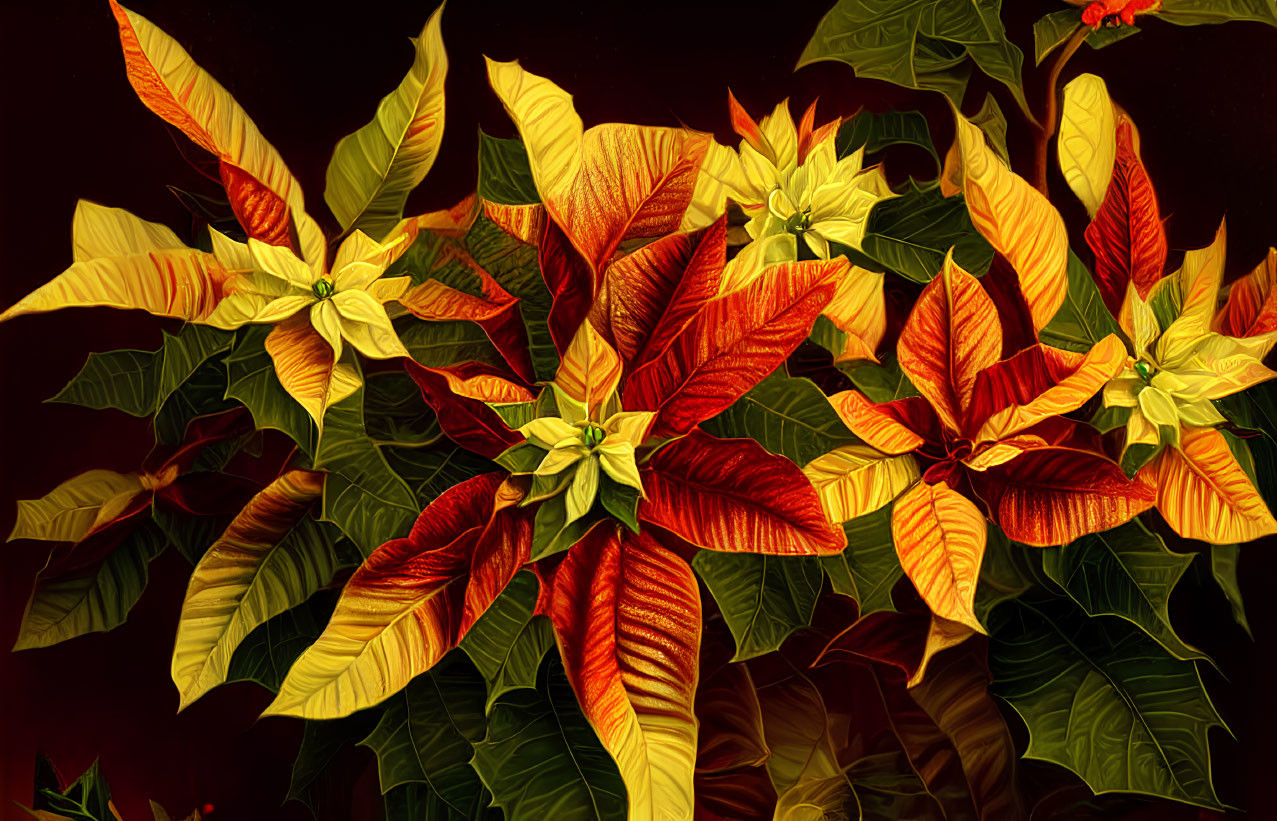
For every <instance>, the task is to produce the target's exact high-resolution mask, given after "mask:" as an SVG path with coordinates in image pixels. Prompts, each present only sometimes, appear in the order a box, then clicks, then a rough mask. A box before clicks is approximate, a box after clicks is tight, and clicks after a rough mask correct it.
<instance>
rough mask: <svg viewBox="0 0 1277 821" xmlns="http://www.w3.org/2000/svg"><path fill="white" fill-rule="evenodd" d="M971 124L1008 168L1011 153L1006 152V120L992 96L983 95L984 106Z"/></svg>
mask: <svg viewBox="0 0 1277 821" xmlns="http://www.w3.org/2000/svg"><path fill="white" fill-rule="evenodd" d="M971 122H973V123H975V124H976V125H977V126H978V127H979V128H980V130H981V131H983V132H984V139H985V141H986V142H987V143H988V144H989V146H990V147H991V148H993V153H995V154H997V155H998V156H999V157H1001V158H1002V161H1003V162H1004V163H1006V164H1007V166H1008V167H1009V166H1010V165H1011V153H1010V152H1009V151H1007V118H1006V115H1005V114H1003V113H1002V107H1001V106H999V105H998V101H997V100H996V99H995V98H994V96H993V95H992V94H986V95H985V98H984V105H982V106H980V110H979V111H977V112H976V113H975V116H973V117H972V118H971Z"/></svg>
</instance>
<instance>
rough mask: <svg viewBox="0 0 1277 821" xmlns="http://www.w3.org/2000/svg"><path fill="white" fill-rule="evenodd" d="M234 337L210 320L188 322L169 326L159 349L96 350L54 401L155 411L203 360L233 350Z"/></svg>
mask: <svg viewBox="0 0 1277 821" xmlns="http://www.w3.org/2000/svg"><path fill="white" fill-rule="evenodd" d="M231 339H232V334H230V333H228V332H226V331H219V330H217V329H216V328H210V327H208V326H207V325H185V326H183V328H182V330H181V331H179V332H178V333H177V334H176V335H173V334H170V333H168V332H167V331H165V332H164V342H163V344H162V345H161V346H160V349H159V350H158V351H110V352H108V353H91V354H89V359H88V361H87V362H85V363H84V367H83V368H81V369H80V372H79V373H78V374H76V376H75V378H74V379H72V380H71V381H70V382H68V383H67V385H66V387H64V388H63V389H62V390H61V391H59V392H58V395H57V396H55V397H53V398H52V399H50V400H49V401H50V402H63V403H66V404H70V405H80V406H82V407H86V408H94V409H96V410H101V409H103V408H117V409H119V410H122V411H124V412H125V413H127V414H130V415H132V416H150V415H151V414H153V413H155V412H157V411H158V410H159V409H160V408H161V407H163V406H164V402H165V400H167V399H168V398H169V397H170V396H171V395H172V394H173V392H174V391H176V390H177V389H178V388H179V387H180V386H181V385H182V384H183V383H184V382H186V380H187V379H189V378H190V377H191V375H192V374H194V373H195V371H196V369H197V368H199V367H200V365H202V364H204V362H205V361H207V360H208V359H209V358H210V357H212V356H214V355H216V354H218V353H221V352H222V351H225V350H228V349H229V348H230V346H231ZM224 387H225V385H224V384H223V388H224Z"/></svg>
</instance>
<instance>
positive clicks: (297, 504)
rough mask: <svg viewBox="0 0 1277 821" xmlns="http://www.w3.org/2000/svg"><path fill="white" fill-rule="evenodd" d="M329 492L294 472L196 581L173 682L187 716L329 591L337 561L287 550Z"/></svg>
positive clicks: (180, 629) (242, 518) (243, 517)
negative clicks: (289, 615)
mask: <svg viewBox="0 0 1277 821" xmlns="http://www.w3.org/2000/svg"><path fill="white" fill-rule="evenodd" d="M323 490H324V474H323V473H320V472H317V471H311V470H291V471H289V472H288V473H285V474H284V475H282V476H280V477H279V478H278V479H276V480H275V481H273V482H271V483H270V484H269V485H267V486H266V487H265V488H264V489H263V490H262V491H261V492H260V493H258V494H257V495H256V496H254V497H253V499H252V500H251V501H249V503H248V504H247V505H246V506H245V507H244V509H243V510H242V511H240V513H239V514H238V515H237V516H236V517H235V519H234V520H233V521H232V522H231V523H230V525H229V526H228V527H227V528H226V531H225V532H224V533H223V534H222V535H221V536H220V537H219V538H218V540H217V541H216V542H214V543H213V545H212V546H211V547H210V548H209V549H208V551H207V552H206V553H205V554H204V555H203V557H202V558H201V559H200V560H199V562H198V563H197V564H196V565H195V570H194V571H193V572H192V574H191V580H190V583H189V584H188V586H187V589H186V599H185V600H184V601H183V602H182V614H181V616H180V617H179V618H178V623H177V639H176V641H175V643H174V647H173V663H172V676H173V683H174V684H176V685H177V689H178V692H179V693H180V694H181V703H180V704H179V706H178V709H179V710H181V709H184V708H186V707H187V706H188V705H190V704H191V702H193V701H195V700H196V699H198V698H199V697H200V696H202V695H203V694H204V693H206V692H208V691H209V690H210V689H212V688H213V687H216V686H217V685H219V684H221V683H222V682H224V681H225V680H226V672H227V670H228V669H229V667H230V663H231V656H232V654H234V652H235V648H236V647H238V646H239V644H240V642H242V641H243V640H244V639H245V638H246V637H247V636H248V634H249V633H251V632H252V631H253V629H254V628H256V627H257V626H258V625H260V624H262V623H263V622H265V621H266V620H267V619H270V618H271V617H273V616H276V615H278V614H280V613H282V612H284V611H285V610H287V609H288V608H289V607H290V606H291V605H293V604H297V603H299V602H301V601H304V600H305V599H306V598H308V597H309V596H310V594H311V593H313V592H315V590H317V589H318V588H319V587H321V586H322V585H325V584H328V582H329V581H331V579H332V575H333V573H334V572H335V571H336V569H337V567H336V564H335V562H332V561H330V560H331V559H333V558H335V557H334V556H333V555H332V554H331V553H328V552H327V551H323V550H308V551H306V554H305V555H304V556H302V555H298V554H297V551H296V549H295V548H290V547H288V546H286V545H283V544H281V540H283V538H284V536H285V535H286V534H287V533H288V532H289V531H290V530H292V529H293V527H294V526H296V524H297V522H298V521H299V520H300V519H301V518H302V516H304V515H305V514H306V511H307V509H309V508H310V506H311V505H312V504H313V503H314V502H315V501H316V500H318V499H319V498H320V496H321V495H322V493H323Z"/></svg>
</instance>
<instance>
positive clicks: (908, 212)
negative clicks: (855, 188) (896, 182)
mask: <svg viewBox="0 0 1277 821" xmlns="http://www.w3.org/2000/svg"><path fill="white" fill-rule="evenodd" d="M950 248H952V249H953V258H954V260H955V261H956V262H957V263H958V264H959V265H960V266H962V268H963V270H965V271H968V272H969V273H971V274H972V275H974V276H982V275H983V274H984V272H985V271H987V270H989V265H990V264H991V263H992V262H993V248H992V246H990V245H989V243H988V242H987V241H985V239H984V237H982V236H980V232H979V231H977V230H976V228H975V225H973V224H972V222H971V216H970V214H969V212H968V211H967V206H966V202H965V200H964V199H963V198H962V197H961V196H953V197H946V196H944V195H943V194H941V193H940V189H939V188H938V187H936V186H930V187H926V188H922V187H919V186H918V185H917V183H914V182H912V181H911V182H910V183H909V185H908V187H907V188H906V189H905V191H904V192H903V194H902V195H901V196H898V197H892V198H890V199H885V200H883V201H881V202H879V203H878V204H877V205H875V206H874V208H873V210H872V211H871V212H870V213H869V225H868V227H867V228H866V229H865V237H864V239H863V240H862V241H861V246H860V250H861V253H863V254H864V255H865V256H867V257H869V258H870V259H872V260H873V261H875V262H877V263H878V264H880V265H882V266H884V267H885V268H887V269H888V270H890V271H893V272H894V273H896V274H899V275H900V276H902V277H905V278H906V279H911V280H913V281H914V282H920V283H927V282H930V281H931V279H932V278H933V277H934V276H935V275H936V274H937V273H939V271H940V268H941V267H942V266H943V265H944V258H945V255H946V254H947V253H948V252H949V249H950Z"/></svg>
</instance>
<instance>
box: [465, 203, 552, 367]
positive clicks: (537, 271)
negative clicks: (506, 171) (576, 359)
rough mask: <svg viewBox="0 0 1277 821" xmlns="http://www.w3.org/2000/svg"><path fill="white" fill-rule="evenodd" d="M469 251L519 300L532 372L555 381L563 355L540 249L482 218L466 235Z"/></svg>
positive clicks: (476, 221)
mask: <svg viewBox="0 0 1277 821" xmlns="http://www.w3.org/2000/svg"><path fill="white" fill-rule="evenodd" d="M466 248H467V250H469V252H470V256H471V257H473V258H474V260H475V262H477V263H479V264H480V265H482V266H483V269H484V270H485V271H487V272H488V274H489V275H490V276H491V277H492V278H493V279H494V280H496V282H497V284H498V285H500V286H501V287H502V288H504V289H506V291H508V292H509V293H510V294H511V296H515V297H518V299H519V314H520V315H521V316H522V318H523V327H524V329H525V330H526V331H527V334H528V354H529V355H530V356H531V358H532V370H533V371H534V372H535V374H536V378H537V379H538V380H542V381H548V380H551V379H553V378H554V373H555V371H557V370H558V368H559V353H558V349H557V348H555V347H554V339H553V337H551V336H550V324H549V316H550V308H551V306H552V305H553V304H554V298H553V296H552V295H551V294H550V290H549V288H547V287H546V285H545V279H544V278H542V276H541V263H540V261H539V258H538V253H537V249H536V247H535V246H532V245H529V244H527V243H525V242H520V241H519V240H518V239H517V238H515V237H512V236H510V235H509V234H507V233H506V232H505V231H503V230H502V229H501V226H499V225H497V224H496V223H495V222H493V221H492V220H489V219H487V218H486V217H479V218H478V219H476V220H475V221H474V225H473V226H471V228H470V231H469V233H467V234H466Z"/></svg>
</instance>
